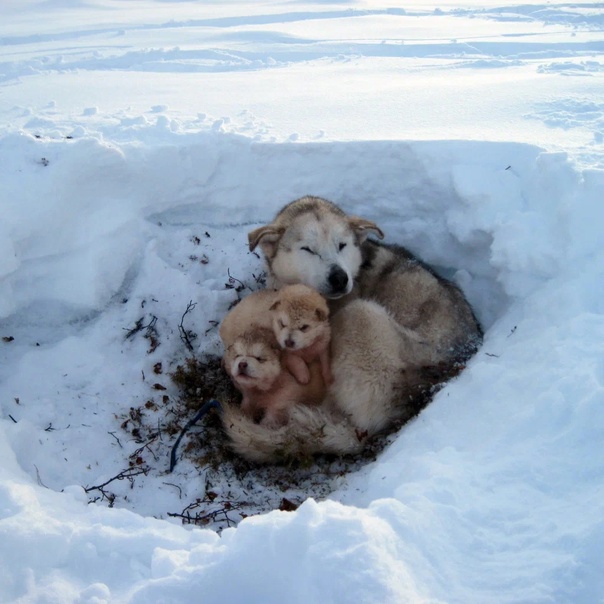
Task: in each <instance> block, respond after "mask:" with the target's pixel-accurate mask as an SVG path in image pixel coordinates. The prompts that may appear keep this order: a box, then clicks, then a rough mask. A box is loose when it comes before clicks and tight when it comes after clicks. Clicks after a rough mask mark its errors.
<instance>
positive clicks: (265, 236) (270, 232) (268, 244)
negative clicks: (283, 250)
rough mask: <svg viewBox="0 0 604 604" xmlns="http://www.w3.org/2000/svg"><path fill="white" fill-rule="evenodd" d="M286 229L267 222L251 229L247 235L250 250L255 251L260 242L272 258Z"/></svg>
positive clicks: (265, 252)
mask: <svg viewBox="0 0 604 604" xmlns="http://www.w3.org/2000/svg"><path fill="white" fill-rule="evenodd" d="M284 230H285V229H284V228H283V227H276V226H273V225H272V224H267V225H265V226H262V227H259V228H257V229H255V230H253V231H251V232H250V233H248V235H247V240H248V242H249V244H250V252H253V251H254V250H255V249H256V247H257V246H258V244H260V247H261V248H262V251H263V252H264V254H265V255H266V256H268V257H269V258H270V257H271V256H272V255H273V253H274V251H275V246H276V244H277V242H278V241H279V238H280V237H281V235H283V231H284Z"/></svg>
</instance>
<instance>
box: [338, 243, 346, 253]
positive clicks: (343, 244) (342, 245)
mask: <svg viewBox="0 0 604 604" xmlns="http://www.w3.org/2000/svg"><path fill="white" fill-rule="evenodd" d="M346 245H347V244H346V243H340V245H339V246H338V251H340V252H341V251H342V250H343V249H344V248H345V247H346Z"/></svg>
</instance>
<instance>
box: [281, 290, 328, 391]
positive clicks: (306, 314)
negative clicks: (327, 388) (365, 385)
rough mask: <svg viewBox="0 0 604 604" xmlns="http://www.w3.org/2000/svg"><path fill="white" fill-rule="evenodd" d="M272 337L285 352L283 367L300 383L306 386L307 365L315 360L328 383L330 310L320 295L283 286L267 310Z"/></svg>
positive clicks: (308, 375)
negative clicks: (270, 315)
mask: <svg viewBox="0 0 604 604" xmlns="http://www.w3.org/2000/svg"><path fill="white" fill-rule="evenodd" d="M270 311H271V314H272V324H273V331H274V333H275V337H276V338H277V341H278V342H279V346H281V348H282V349H283V350H284V351H285V355H284V361H285V365H286V367H287V368H288V369H289V371H290V372H291V373H292V374H293V376H294V377H295V378H296V380H298V382H299V383H300V384H308V382H309V381H310V372H309V369H308V365H309V364H310V363H312V362H313V361H315V360H318V361H319V363H320V366H321V373H322V376H323V380H324V382H325V383H326V384H331V382H332V381H333V376H332V374H331V367H330V357H329V343H330V340H331V328H330V325H329V307H328V306H327V301H326V300H325V298H323V296H322V295H321V294H320V293H319V292H318V291H317V290H315V289H313V288H312V287H308V286H307V285H303V284H301V283H299V284H296V285H286V286H285V287H283V288H282V289H280V290H279V291H278V292H277V299H276V300H275V302H274V303H273V304H272V306H271V307H270Z"/></svg>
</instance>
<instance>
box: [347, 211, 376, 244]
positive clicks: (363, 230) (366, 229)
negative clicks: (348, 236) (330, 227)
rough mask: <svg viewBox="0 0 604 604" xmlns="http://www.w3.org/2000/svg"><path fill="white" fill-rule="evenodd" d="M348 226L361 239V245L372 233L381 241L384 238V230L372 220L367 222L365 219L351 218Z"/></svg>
mask: <svg viewBox="0 0 604 604" xmlns="http://www.w3.org/2000/svg"><path fill="white" fill-rule="evenodd" d="M348 224H349V225H350V226H351V228H352V230H353V231H354V232H355V233H356V235H357V237H358V238H359V243H363V241H365V239H367V236H368V235H369V233H370V232H373V233H375V234H376V235H377V236H378V237H379V238H380V239H383V238H384V232H383V231H382V229H380V227H379V226H378V225H377V224H375V222H371V220H365V218H359V216H349V217H348Z"/></svg>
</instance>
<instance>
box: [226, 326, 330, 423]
mask: <svg viewBox="0 0 604 604" xmlns="http://www.w3.org/2000/svg"><path fill="white" fill-rule="evenodd" d="M282 356H283V352H282V350H281V348H280V347H279V346H278V344H277V340H276V339H275V336H274V334H273V331H272V330H271V329H266V328H263V327H256V326H253V327H251V328H250V329H248V330H247V331H245V332H244V333H243V334H241V335H239V336H238V337H236V338H235V340H234V341H233V343H232V344H231V345H230V346H229V347H228V348H227V349H226V352H225V355H224V367H225V370H226V372H227V373H228V374H229V376H230V377H231V379H232V380H233V383H234V384H235V386H236V388H237V389H238V390H239V391H240V392H241V394H242V395H243V399H242V402H241V411H242V413H244V414H245V415H247V416H248V417H249V418H250V419H251V420H252V421H254V422H256V423H258V422H259V423H262V424H263V425H265V426H270V427H275V426H282V425H284V424H285V423H286V422H287V420H288V410H289V408H290V407H291V406H292V405H296V404H307V405H316V404H319V403H321V402H322V400H323V398H324V396H325V391H326V389H325V383H324V381H323V379H322V376H321V372H320V367H318V366H316V364H315V365H311V367H310V368H309V369H310V370H309V376H308V382H307V383H306V384H304V385H302V384H300V383H298V381H297V380H296V379H295V378H294V377H293V376H292V375H291V373H290V372H289V371H287V370H286V369H285V367H284V366H283V364H282Z"/></svg>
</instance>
